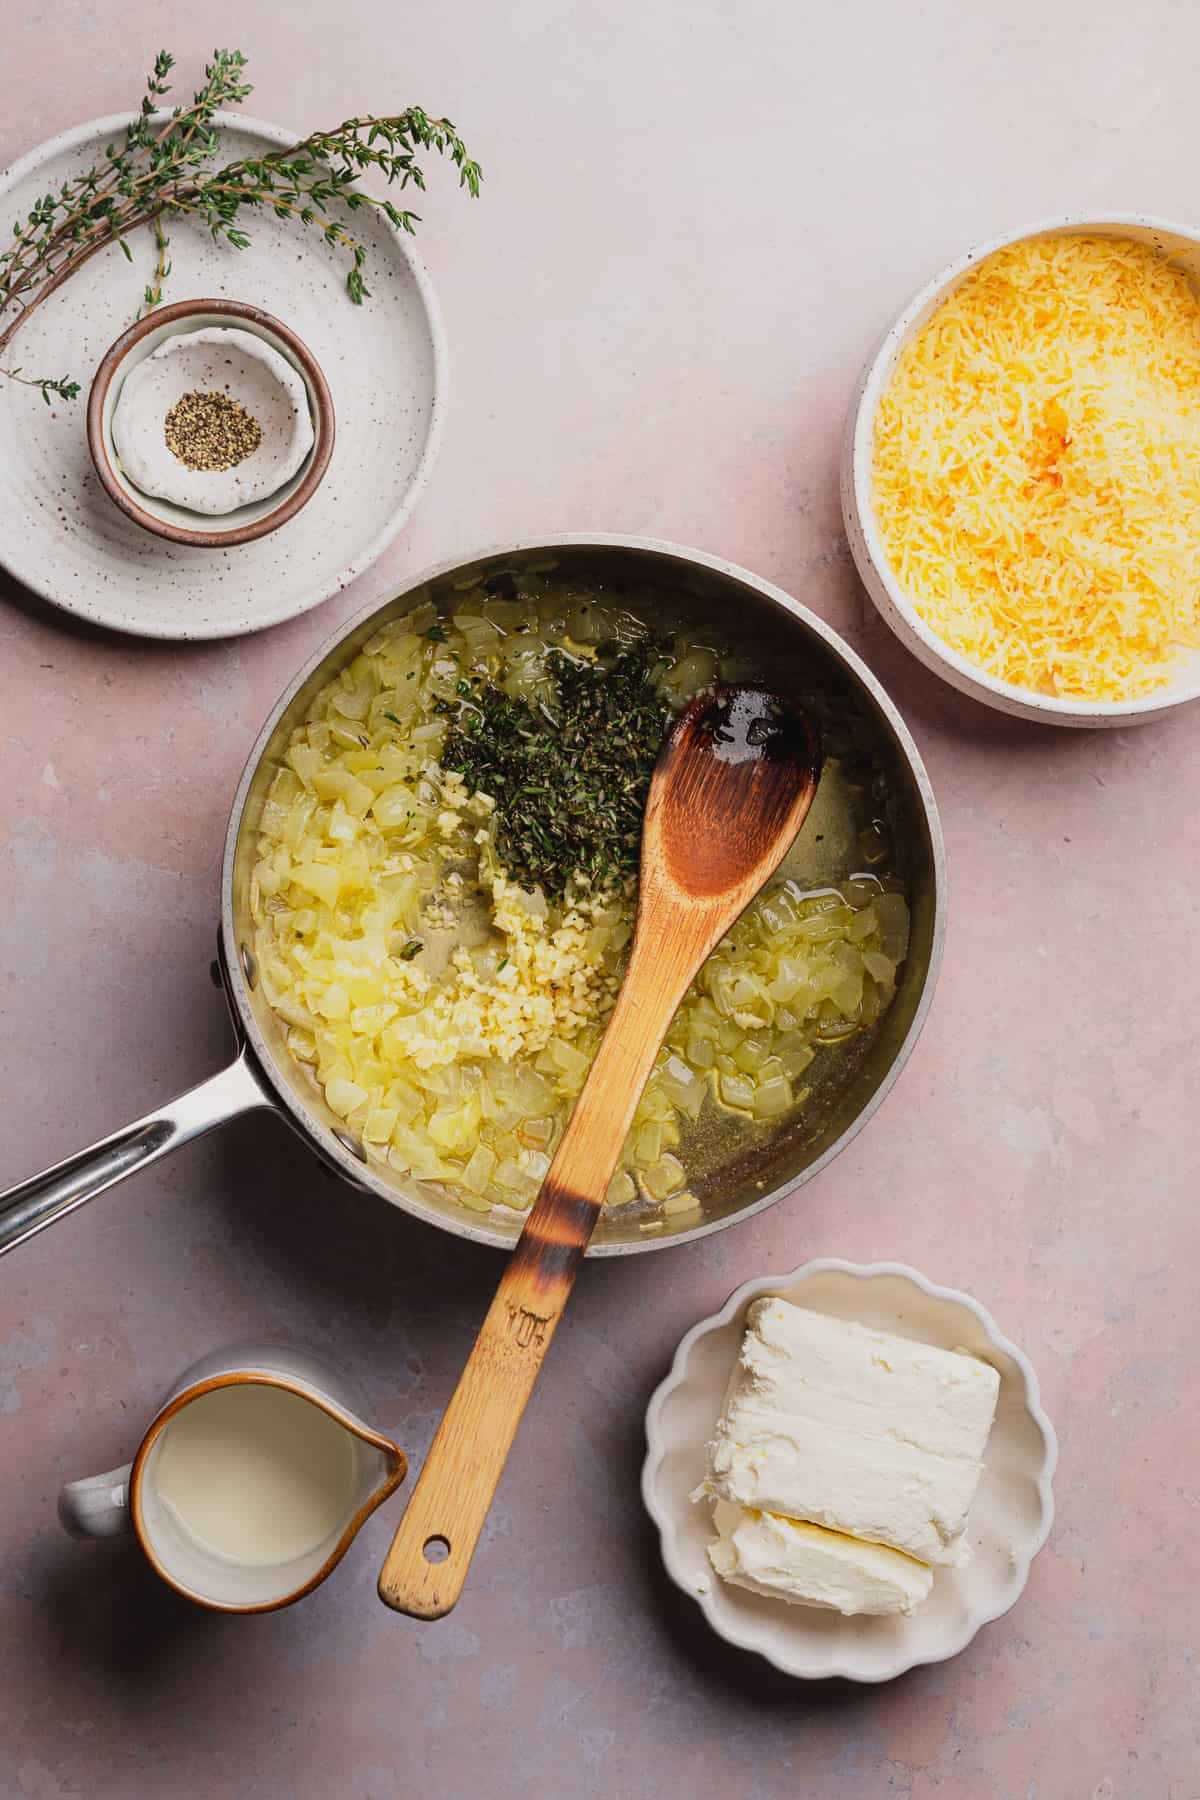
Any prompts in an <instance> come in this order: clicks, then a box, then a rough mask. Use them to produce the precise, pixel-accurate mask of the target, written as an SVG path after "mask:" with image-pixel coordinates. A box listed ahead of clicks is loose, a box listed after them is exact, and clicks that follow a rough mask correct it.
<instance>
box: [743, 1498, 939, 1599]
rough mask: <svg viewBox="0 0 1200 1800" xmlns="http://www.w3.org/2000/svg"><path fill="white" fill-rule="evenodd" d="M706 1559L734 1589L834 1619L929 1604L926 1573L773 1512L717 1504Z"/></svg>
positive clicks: (884, 1551) (879, 1547)
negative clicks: (824, 1611)
mask: <svg viewBox="0 0 1200 1800" xmlns="http://www.w3.org/2000/svg"><path fill="white" fill-rule="evenodd" d="M713 1523H714V1524H715V1526H716V1528H717V1536H716V1537H715V1538H714V1539H713V1541H712V1543H711V1544H710V1545H709V1547H708V1559H709V1561H710V1562H711V1563H712V1566H713V1568H714V1569H715V1570H716V1571H717V1574H718V1575H720V1576H722V1577H723V1578H724V1579H725V1580H726V1581H731V1582H733V1583H734V1584H735V1586H737V1587H744V1588H750V1589H751V1590H752V1591H753V1592H754V1593H756V1594H769V1595H770V1597H771V1598H772V1599H775V1600H778V1599H782V1600H790V1601H793V1602H795V1603H798V1604H801V1605H804V1606H824V1607H828V1608H830V1609H831V1610H833V1611H836V1612H840V1613H875V1614H880V1613H910V1612H913V1611H914V1610H915V1608H916V1607H918V1606H920V1604H921V1602H922V1601H923V1600H927V1599H928V1598H929V1590H930V1588H931V1587H932V1586H933V1570H932V1569H931V1568H930V1567H929V1565H928V1564H927V1563H921V1562H917V1561H916V1559H915V1558H914V1557H911V1556H905V1555H904V1554H903V1552H901V1551H899V1550H889V1549H888V1548H887V1546H886V1545H885V1544H865V1543H862V1542H861V1541H860V1540H859V1539H858V1538H852V1537H845V1536H844V1535H843V1534H842V1533H841V1532H840V1531H826V1529H825V1527H824V1526H823V1525H809V1524H807V1523H805V1522H803V1521H802V1520H799V1519H784V1518H780V1517H779V1515H778V1514H777V1513H769V1512H756V1511H753V1510H751V1509H750V1508H747V1507H744V1506H732V1505H730V1503H729V1501H727V1500H718V1501H717V1503H716V1505H715V1507H714V1508H713Z"/></svg>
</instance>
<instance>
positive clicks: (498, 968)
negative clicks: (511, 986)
mask: <svg viewBox="0 0 1200 1800" xmlns="http://www.w3.org/2000/svg"><path fill="white" fill-rule="evenodd" d="M507 967H508V958H507V956H502V957H501V958H500V961H499V962H498V963H497V964H496V973H497V975H498V974H499V973H500V971H501V969H507Z"/></svg>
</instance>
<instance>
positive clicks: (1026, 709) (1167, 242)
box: [841, 213, 1200, 730]
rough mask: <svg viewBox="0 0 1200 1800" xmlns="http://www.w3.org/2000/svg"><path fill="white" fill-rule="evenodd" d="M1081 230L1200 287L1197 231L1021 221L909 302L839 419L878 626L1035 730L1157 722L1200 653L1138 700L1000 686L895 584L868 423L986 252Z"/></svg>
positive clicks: (1152, 221)
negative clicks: (1151, 251)
mask: <svg viewBox="0 0 1200 1800" xmlns="http://www.w3.org/2000/svg"><path fill="white" fill-rule="evenodd" d="M1081 232H1087V233H1090V234H1092V235H1094V236H1097V237H1115V238H1132V239H1133V240H1134V241H1135V242H1136V243H1139V244H1149V245H1151V246H1153V248H1155V249H1156V250H1160V251H1162V252H1164V253H1165V254H1166V255H1167V256H1169V257H1170V258H1171V260H1172V261H1173V262H1174V263H1176V264H1177V265H1178V266H1179V267H1181V268H1182V269H1183V270H1184V271H1185V272H1186V273H1187V274H1188V276H1190V278H1191V280H1192V282H1193V284H1194V285H1195V286H1196V287H1197V288H1198V289H1200V232H1198V231H1196V230H1194V229H1193V228H1192V227H1191V226H1188V225H1177V224H1173V223H1172V222H1171V221H1169V220H1167V219H1159V218H1155V217H1154V216H1153V215H1151V214H1148V213H1129V214H1124V215H1117V216H1115V217H1098V216H1096V215H1095V214H1092V213H1064V214H1062V215H1061V216H1059V217H1056V218H1050V219H1043V220H1041V221H1040V222H1039V223H1037V224H1035V225H1024V226H1022V227H1021V228H1020V229H1019V230H1017V231H1007V232H1005V233H1004V234H1003V235H1002V236H1001V237H996V238H992V239H990V241H989V242H987V243H985V244H979V245H977V246H976V248H975V249H973V250H968V251H967V253H966V255H965V256H960V257H959V259H958V261H957V262H953V263H951V264H950V265H949V267H948V268H945V269H943V270H942V272H941V273H940V274H939V275H935V276H934V278H933V280H932V281H931V282H929V283H928V284H927V285H926V286H925V287H923V288H922V289H921V291H920V293H918V294H917V295H916V296H915V297H914V298H913V299H912V300H910V302H909V304H908V305H907V306H906V307H905V309H904V311H903V312H902V313H901V314H900V317H899V318H898V319H897V320H896V322H895V324H894V325H892V326H891V328H890V329H889V330H888V331H887V332H885V334H884V336H883V339H882V341H881V342H880V344H879V346H878V348H877V349H876V350H875V351H873V352H872V354H871V356H870V358H869V359H868V361H867V364H866V367H865V368H864V369H863V372H862V374H861V376H860V377H859V381H858V386H857V388H856V389H855V393H854V398H853V399H852V401H851V403H850V411H849V414H848V416H847V421H846V432H845V437H844V439H843V444H842V471H841V490H842V516H843V518H844V519H845V523H846V537H847V540H848V542H849V545H850V553H851V555H852V556H853V558H854V561H855V565H856V567H857V569H858V573H859V577H860V579H861V580H862V583H863V586H864V587H865V588H866V590H867V593H868V594H869V595H870V596H871V599H872V600H873V601H874V603H875V605H876V607H877V608H878V610H879V612H880V614H881V616H882V618H883V619H884V622H885V623H886V624H887V625H889V626H890V627H891V629H892V630H893V631H894V632H895V634H896V636H897V637H898V638H899V639H900V641H901V643H902V644H904V645H905V646H906V647H907V648H908V649H909V650H911V651H912V653H913V655H914V656H915V657H916V658H917V660H918V661H919V662H922V663H924V665H925V667H926V668H927V669H932V671H933V673H934V674H935V675H940V676H941V677H942V679H943V680H944V681H948V682H949V683H950V686H951V687H954V688H957V689H958V690H959V692H960V693H963V694H969V695H970V696H971V697H972V698H973V699H975V700H981V701H982V702H983V704H984V705H985V706H990V707H993V708H994V709H995V710H996V711H997V712H1002V713H1008V714H1009V715H1010V716H1011V717H1013V718H1018V719H1032V720H1034V721H1036V722H1038V723H1040V724H1043V725H1066V726H1073V727H1075V728H1076V729H1084V730H1087V729H1093V730H1094V729H1096V728H1098V727H1100V728H1103V727H1105V726H1108V727H1112V726H1123V725H1139V724H1147V723H1149V721H1150V720H1152V719H1161V718H1163V717H1164V716H1165V715H1166V714H1167V713H1169V712H1170V711H1172V710H1173V708H1175V707H1176V706H1181V705H1183V704H1184V702H1185V701H1188V700H1196V699H1200V652H1195V651H1193V652H1191V653H1190V654H1188V655H1186V656H1184V657H1181V658H1180V660H1179V662H1178V663H1177V664H1176V666H1175V669H1174V671H1173V673H1172V675H1171V677H1170V679H1169V681H1168V683H1167V685H1166V686H1164V687H1161V688H1158V689H1156V690H1155V691H1154V692H1153V693H1150V694H1146V695H1143V696H1142V698H1141V699H1138V700H1062V699H1058V698H1056V697H1055V696H1053V695H1051V694H1041V693H1037V692H1035V691H1034V690H1033V689H1031V688H1023V687H1015V686H1014V685H1013V683H1012V682H1009V681H1000V680H998V679H997V678H996V677H995V676H994V675H989V674H987V673H986V672H985V671H984V670H983V669H981V668H980V667H979V666H978V664H976V663H973V662H971V661H970V660H969V659H968V658H967V657H965V656H961V655H960V654H959V652H958V651H957V650H953V649H951V647H950V645H949V644H947V643H946V642H945V641H944V640H943V639H942V638H940V637H939V636H938V634H937V633H936V632H935V631H933V630H931V629H930V627H929V626H928V625H927V624H926V623H925V621H924V620H923V619H922V618H921V616H920V614H919V613H918V612H917V610H916V608H915V607H914V606H913V604H912V602H911V601H910V600H909V599H908V597H907V595H906V594H905V593H904V591H903V590H902V588H901V587H900V584H899V582H898V581H897V579H896V577H895V575H894V574H893V572H892V568H891V565H890V564H889V562H888V559H887V554H886V552H885V550H884V547H883V542H882V539H881V538H880V535H879V527H878V524H877V522H876V516H875V495H874V482H873V479H872V460H873V454H874V445H875V418H876V414H877V413H878V410H879V402H880V399H881V398H882V396H883V393H884V391H885V389H886V388H887V385H888V382H889V381H890V380H891V377H892V370H893V369H894V368H895V366H896V359H897V357H898V356H899V355H900V352H901V351H902V350H903V349H904V346H905V345H906V344H907V343H908V342H909V340H910V338H912V337H913V336H914V335H915V334H916V332H918V331H919V330H920V329H921V327H922V325H924V323H925V321H926V320H927V319H928V318H929V316H930V314H931V313H932V312H933V311H934V310H935V308H936V307H937V306H938V305H940V303H941V302H942V301H943V300H944V299H945V298H946V296H947V295H948V294H950V293H952V292H953V290H954V289H955V288H956V287H958V285H959V283H960V282H961V281H963V279H964V278H965V277H966V276H967V275H969V274H970V273H971V271H972V269H974V268H975V266H976V265H977V264H978V263H980V262H982V261H983V259H984V258H985V257H987V256H990V255H991V254H992V252H993V251H994V250H1002V249H1003V248H1004V247H1005V246H1006V245H1008V244H1016V243H1020V242H1023V241H1024V240H1025V239H1029V238H1042V237H1065V236H1072V237H1074V236H1078V235H1079V234H1080V233H1081Z"/></svg>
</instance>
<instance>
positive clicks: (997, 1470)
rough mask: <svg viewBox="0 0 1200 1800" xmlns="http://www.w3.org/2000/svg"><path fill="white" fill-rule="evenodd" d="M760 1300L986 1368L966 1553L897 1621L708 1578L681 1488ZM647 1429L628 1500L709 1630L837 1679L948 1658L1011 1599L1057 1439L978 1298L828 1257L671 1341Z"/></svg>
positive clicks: (700, 1539)
mask: <svg viewBox="0 0 1200 1800" xmlns="http://www.w3.org/2000/svg"><path fill="white" fill-rule="evenodd" d="M763 1294H778V1295H779V1296H780V1297H781V1298H782V1299H784V1300H790V1301H792V1302H793V1303H794V1304H795V1305H796V1306H809V1307H812V1308H813V1309H814V1310H815V1311H816V1312H823V1313H829V1314H831V1315H832V1316H833V1317H834V1318H839V1319H858V1320H860V1321H861V1323H862V1324H864V1325H873V1326H874V1327H875V1328H876V1329H877V1330H879V1331H891V1332H895V1333H896V1334H897V1335H898V1336H900V1337H911V1338H917V1339H919V1340H920V1341H921V1342H922V1343H926V1344H939V1345H941V1347H942V1349H944V1350H966V1351H969V1352H970V1354H971V1355H973V1356H978V1357H981V1358H982V1359H983V1361H984V1362H989V1363H991V1364H992V1366H993V1368H994V1369H996V1370H997V1371H998V1372H999V1375H1000V1394H999V1398H998V1400H997V1403H996V1418H995V1423H994V1424H993V1426H992V1431H991V1436H990V1437H989V1439H988V1446H987V1450H986V1451H985V1453H984V1466H983V1476H982V1478H981V1480H980V1483H979V1491H978V1493H977V1494H976V1496H975V1502H974V1505H973V1506H972V1507H971V1514H970V1518H969V1520H968V1523H967V1539H968V1542H969V1543H970V1546H971V1560H970V1562H969V1563H968V1564H967V1565H966V1567H965V1568H962V1569H953V1568H939V1569H937V1570H935V1572H934V1578H933V1591H932V1593H931V1594H930V1596H929V1598H928V1600H926V1601H925V1603H924V1605H923V1606H919V1607H918V1608H917V1610H916V1612H914V1613H913V1615H912V1616H911V1618H904V1617H899V1616H897V1617H891V1618H849V1619H848V1618H843V1616H842V1615H841V1613H837V1612H829V1611H826V1610H824V1609H822V1608H818V1607H813V1606H790V1605H788V1603H787V1602H786V1601H784V1600H771V1599H768V1598H767V1597H766V1596H764V1595H762V1594H754V1593H750V1592H749V1591H748V1590H747V1589H746V1588H741V1587H734V1586H732V1585H731V1584H730V1583H728V1582H725V1581H722V1580H720V1578H719V1577H718V1576H717V1575H715V1574H714V1573H713V1570H712V1568H711V1566H710V1564H709V1560H708V1544H709V1542H710V1540H711V1538H712V1536H713V1525H712V1507H711V1505H710V1504H709V1503H708V1502H707V1501H704V1502H694V1501H693V1500H692V1499H691V1495H692V1493H693V1492H694V1490H695V1489H696V1488H697V1487H698V1486H699V1485H700V1483H701V1481H702V1480H703V1479H704V1464H705V1446H706V1444H707V1443H708V1441H709V1439H710V1438H711V1437H712V1436H713V1434H714V1432H715V1430H716V1425H717V1420H718V1418H719V1416H720V1412H721V1407H722V1404H723V1402H724V1399H725V1392H726V1389H727V1387H728V1384H729V1377H730V1374H731V1372H732V1370H733V1367H734V1363H735V1362H736V1360H737V1353H738V1349H739V1347H740V1345H741V1341H742V1336H743V1333H744V1331H745V1324H746V1309H747V1307H748V1306H749V1305H750V1302H751V1301H752V1300H757V1299H758V1298H759V1297H760V1296H761V1295H763ZM646 1437H647V1440H648V1443H649V1451H648V1454H647V1456H646V1462H645V1465H644V1467H643V1470H642V1496H643V1498H644V1500H645V1502H646V1507H647V1509H648V1511H649V1513H650V1515H651V1517H652V1518H653V1520H654V1522H655V1524H656V1525H657V1526H658V1530H659V1536H660V1539H661V1542H662V1553H663V1561H664V1562H665V1563H666V1566H667V1572H668V1574H669V1575H670V1576H671V1577H672V1579H673V1580H674V1581H675V1582H677V1583H678V1585H679V1586H680V1587H681V1588H682V1589H683V1591H684V1593H685V1594H690V1595H691V1597H692V1598H693V1599H694V1600H696V1601H697V1602H698V1604H699V1606H700V1608H701V1610H702V1611H703V1613H704V1615H705V1617H706V1618H707V1620H708V1622H709V1624H710V1625H711V1626H712V1628H713V1630H714V1631H716V1632H718V1633H719V1634H720V1636H721V1637H723V1638H725V1639H727V1641H728V1642H729V1643H731V1644H737V1645H738V1646H739V1647H740V1648H741V1649H743V1650H757V1652H758V1654H759V1655H760V1656H765V1657H766V1659H767V1661H768V1662H771V1663H774V1665H775V1667H776V1668H777V1669H780V1670H782V1671H783V1673H784V1674H785V1675H798V1676H801V1677H802V1678H804V1679H806V1680H819V1679H823V1678H825V1677H827V1676H830V1675H842V1676H845V1677H846V1678H847V1679H849V1680H851V1681H890V1680H891V1679H892V1678H893V1676H896V1675H902V1674H904V1672H905V1670H907V1669H911V1668H914V1667H915V1666H916V1665H917V1664H919V1663H930V1662H941V1661H943V1659H944V1658H946V1657H948V1656H956V1655H957V1654H958V1652H959V1651H960V1650H963V1649H965V1648H966V1646H967V1645H968V1644H969V1643H970V1641H971V1639H972V1638H973V1637H974V1636H975V1633H976V1632H977V1631H978V1630H979V1628H980V1626H981V1625H986V1624H987V1623H988V1621H989V1620H991V1619H998V1618H1000V1617H1001V1616H1002V1614H1004V1613H1006V1612H1007V1611H1008V1610H1009V1608H1010V1607H1012V1606H1014V1605H1015V1604H1016V1602H1017V1600H1018V1599H1019V1598H1020V1595H1021V1593H1022V1591H1023V1589H1024V1587H1025V1583H1026V1581H1027V1579H1028V1577H1029V1565H1030V1563H1031V1562H1032V1561H1033V1559H1034V1557H1035V1556H1036V1555H1037V1553H1038V1551H1039V1550H1040V1549H1041V1547H1042V1545H1043V1544H1044V1543H1045V1541H1046V1538H1047V1536H1048V1535H1049V1531H1050V1526H1051V1523H1052V1521H1053V1518H1054V1500H1053V1495H1052V1492H1051V1481H1052V1479H1053V1475H1054V1465H1055V1462H1056V1460H1057V1457H1058V1444H1057V1440H1056V1438H1055V1436H1054V1429H1053V1427H1052V1425H1051V1424H1050V1421H1049V1419H1048V1418H1047V1417H1046V1414H1045V1413H1044V1411H1043V1410H1042V1404H1041V1400H1040V1398H1039V1395H1038V1384H1037V1376H1036V1375H1035V1374H1034V1372H1033V1369H1032V1367H1031V1365H1030V1363H1029V1360H1028V1358H1027V1357H1026V1356H1024V1355H1023V1354H1022V1352H1021V1351H1020V1350H1018V1348H1017V1346H1016V1345H1015V1344H1013V1343H1011V1342H1010V1341H1009V1339H1008V1338H1006V1337H1004V1336H1003V1335H1002V1334H1001V1332H1000V1331H999V1330H998V1329H997V1327H996V1325H995V1323H994V1321H993V1320H992V1318H991V1317H990V1315H989V1314H988V1313H986V1312H985V1311H984V1309H983V1307H982V1306H980V1304H979V1302H978V1301H977V1300H973V1299H972V1298H971V1296H970V1295H969V1294H963V1293H959V1292H958V1291H957V1290H956V1289H954V1288H944V1287H936V1286H935V1285H934V1283H933V1282H931V1281H927V1280H926V1279H925V1277H924V1276H923V1275H919V1274H918V1273H917V1271H916V1270H915V1269H910V1268H907V1267H906V1266H905V1265H904V1264H903V1263H870V1264H867V1265H865V1266H864V1265H860V1264H856V1263H848V1262H839V1261H837V1260H835V1259H834V1258H832V1257H830V1258H827V1259H825V1260H823V1261H821V1262H811V1263H805V1264H804V1265H803V1267H801V1268H799V1269H793V1270H792V1271H791V1273H790V1274H787V1275H763V1276H758V1277H756V1278H755V1279H754V1280H753V1281H747V1282H746V1283H745V1284H744V1285H743V1286H742V1287H740V1288H738V1290H737V1292H736V1293H735V1294H731V1295H730V1297H729V1299H728V1300H727V1301H726V1303H725V1305H724V1306H723V1307H722V1308H721V1310H720V1312H719V1313H716V1314H714V1315H713V1317H712V1318H709V1319H701V1321H700V1323H699V1324H698V1325H694V1326H693V1327H692V1329H691V1331H689V1332H688V1334H687V1336H686V1337H685V1338H684V1340H683V1342H682V1343H681V1344H680V1346H679V1349H678V1350H677V1351H676V1353H675V1361H674V1363H673V1365H672V1368H671V1373H670V1374H669V1375H668V1376H667V1378H666V1380H665V1381H664V1382H663V1383H662V1384H661V1386H660V1387H659V1388H657V1389H656V1391H655V1393H654V1396H653V1398H652V1399H651V1401H650V1406H649V1410H648V1411H647V1414H646Z"/></svg>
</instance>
